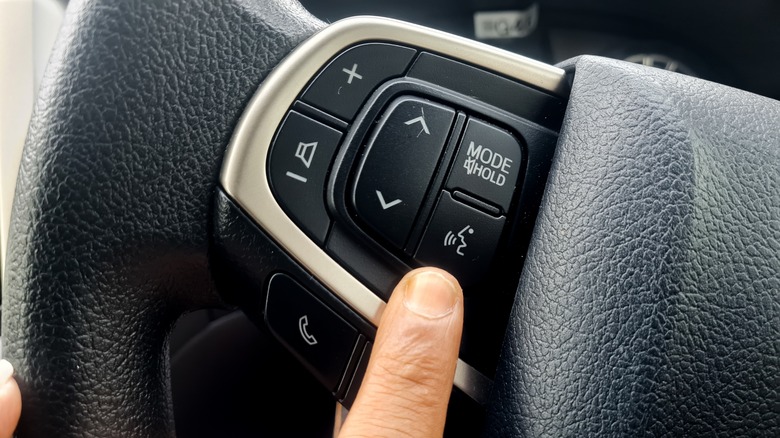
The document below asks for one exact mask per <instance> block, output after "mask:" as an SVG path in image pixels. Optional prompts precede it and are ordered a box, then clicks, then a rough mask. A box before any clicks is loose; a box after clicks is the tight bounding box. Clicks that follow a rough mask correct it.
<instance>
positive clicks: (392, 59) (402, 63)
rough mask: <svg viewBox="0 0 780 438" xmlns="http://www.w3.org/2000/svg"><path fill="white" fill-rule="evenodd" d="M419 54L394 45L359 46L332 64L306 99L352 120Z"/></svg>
mask: <svg viewBox="0 0 780 438" xmlns="http://www.w3.org/2000/svg"><path fill="white" fill-rule="evenodd" d="M415 53H416V51H415V50H414V49H410V48H408V47H401V46H396V45H392V44H383V43H369V44H362V45H359V46H355V47H353V48H351V49H349V50H347V51H345V52H344V53H342V54H341V55H339V56H338V57H337V58H336V59H334V60H333V61H331V63H330V64H328V66H327V67H325V69H323V70H322V72H321V73H320V74H319V75H318V76H317V78H316V79H314V81H313V82H312V84H311V85H310V86H309V88H308V89H307V90H306V92H305V93H304V94H303V97H302V99H303V100H304V101H305V102H307V103H310V104H312V105H314V106H316V107H318V108H320V109H322V110H325V111H327V112H330V113H332V114H333V115H336V116H338V117H341V118H342V119H344V120H347V121H349V120H352V118H353V117H355V114H356V113H357V111H358V109H359V108H360V106H361V105H362V104H363V101H365V100H366V98H367V97H368V95H369V94H370V93H371V92H372V91H373V90H374V89H375V88H376V87H377V85H379V84H381V83H382V82H384V81H386V80H388V79H390V78H393V77H397V76H401V75H402V74H404V72H405V71H406V68H407V67H408V66H409V63H410V62H411V61H412V58H413V57H414V55H415Z"/></svg>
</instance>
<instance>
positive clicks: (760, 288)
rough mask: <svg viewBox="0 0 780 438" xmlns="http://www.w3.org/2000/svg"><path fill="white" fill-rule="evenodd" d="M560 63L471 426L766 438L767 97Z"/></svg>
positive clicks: (773, 259)
mask: <svg viewBox="0 0 780 438" xmlns="http://www.w3.org/2000/svg"><path fill="white" fill-rule="evenodd" d="M571 66H572V67H573V68H574V69H575V73H574V78H573V88H572V93H571V100H570V102H569V108H568V111H567V114H566V117H565V120H564V125H563V129H562V132H561V136H560V140H559V144H558V149H557V151H556V157H555V160H554V164H553V167H552V171H551V173H550V176H549V180H548V185H547V191H546V193H545V197H544V200H543V202H542V206H541V210H540V213H539V216H538V219H537V224H536V229H535V231H534V236H533V238H532V243H531V247H530V252H529V254H528V260H527V262H526V265H525V269H524V272H523V274H522V276H521V280H520V285H519V289H518V294H517V297H516V301H515V305H514V308H513V315H512V318H513V323H512V324H511V328H510V329H509V331H508V333H507V337H506V339H505V345H504V352H503V358H502V365H501V367H500V369H499V371H498V374H497V378H496V387H495V391H494V394H493V400H492V402H491V407H490V413H489V417H490V418H489V426H488V429H487V430H486V435H488V436H556V437H558V436H577V437H580V436H613V437H617V436H655V437H657V436H730V437H741V436H774V437H776V436H780V102H776V101H773V100H770V99H766V98H763V97H759V96H756V95H752V94H749V93H746V92H743V91H739V90H735V89H731V88H728V87H725V86H721V85H717V84H713V83H710V82H706V81H702V80H698V79H694V78H690V77H685V76H681V75H677V74H673V73H669V72H665V71H661V70H655V69H649V68H646V67H642V66H635V65H630V64H626V63H622V62H619V61H612V60H606V59H603V58H595V57H581V58H579V59H577V60H576V61H574V62H573V63H572V64H571Z"/></svg>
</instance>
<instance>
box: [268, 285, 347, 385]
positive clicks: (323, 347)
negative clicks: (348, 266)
mask: <svg viewBox="0 0 780 438" xmlns="http://www.w3.org/2000/svg"><path fill="white" fill-rule="evenodd" d="M265 322H266V324H268V327H269V328H270V329H271V332H272V333H273V334H274V335H275V336H276V337H277V338H278V339H279V340H280V341H281V342H282V343H283V344H284V345H285V346H286V347H287V348H288V349H289V350H290V351H292V353H293V354H295V355H296V356H297V357H298V358H299V359H300V360H301V361H302V362H303V363H304V365H306V367H307V368H308V369H309V370H310V371H311V372H312V373H313V374H314V375H315V376H316V377H317V379H319V380H320V381H321V382H322V383H323V384H324V385H325V386H326V387H327V388H328V389H329V390H330V391H333V392H335V391H336V390H337V389H338V386H339V383H340V382H341V379H342V376H343V374H344V372H345V370H346V369H347V364H348V363H349V360H350V358H351V357H352V353H353V350H354V349H355V345H356V344H357V339H358V332H357V330H356V329H355V328H354V327H352V326H351V325H350V324H349V323H347V322H346V321H344V319H342V318H341V317H340V316H339V315H337V314H336V313H335V312H333V311H332V310H330V309H329V308H328V307H327V306H325V305H324V304H322V303H321V302H320V300H318V299H317V298H315V297H314V296H313V295H312V294H311V293H309V291H307V290H306V289H304V288H303V286H301V285H300V284H298V283H297V282H296V281H295V280H293V279H292V278H290V277H288V276H287V275H284V274H276V275H274V276H273V277H272V278H271V281H270V283H269V285H268V299H267V300H266V304H265Z"/></svg>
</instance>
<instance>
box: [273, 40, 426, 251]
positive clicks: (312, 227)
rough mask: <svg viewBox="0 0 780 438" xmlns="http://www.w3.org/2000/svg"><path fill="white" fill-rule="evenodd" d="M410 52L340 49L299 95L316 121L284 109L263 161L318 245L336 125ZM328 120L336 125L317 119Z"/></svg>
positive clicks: (400, 69)
mask: <svg viewBox="0 0 780 438" xmlns="http://www.w3.org/2000/svg"><path fill="white" fill-rule="evenodd" d="M415 54H416V51H415V50H414V49H410V48H408V47H401V46H397V45H393V44H384V43H368V44H362V45H359V46H355V47H353V48H351V49H349V50H347V51H345V52H344V53H342V54H341V55H339V56H338V57H336V58H335V59H334V60H333V61H331V62H330V64H328V65H327V66H326V67H325V68H324V69H323V70H322V72H320V74H319V75H318V76H317V78H315V80H314V81H312V83H311V84H310V85H309V87H308V89H306V91H305V92H304V93H303V96H302V97H301V99H302V101H304V102H305V103H307V104H310V105H311V106H313V107H315V108H316V109H319V110H323V111H324V112H323V113H322V117H320V118H321V120H319V121H318V120H315V119H313V118H311V117H309V116H306V115H303V114H300V113H299V112H296V111H290V112H289V113H288V115H287V117H286V118H285V120H284V122H283V123H282V125H281V127H280V128H279V131H278V133H277V135H276V139H275V140H274V142H273V145H272V147H271V152H270V159H269V177H270V182H271V188H272V190H273V191H274V194H275V195H276V197H277V199H278V200H279V203H280V204H281V205H282V207H283V208H284V209H285V210H286V211H287V213H288V214H290V216H291V217H293V218H294V219H295V220H296V222H297V223H298V225H299V226H300V227H301V228H302V229H303V231H305V232H306V233H307V234H308V235H309V236H310V237H311V238H312V239H314V240H315V241H316V242H317V243H319V244H320V245H322V244H324V242H325V239H326V237H327V234H328V230H329V228H330V225H331V219H330V217H329V215H328V213H327V208H326V203H325V180H326V177H327V175H328V172H329V170H330V166H331V163H332V161H333V157H334V155H335V152H336V149H337V147H338V145H339V142H340V141H341V137H342V132H341V130H339V129H337V128H339V127H340V126H338V125H341V124H343V126H347V124H346V123H344V122H348V121H350V120H352V119H353V118H354V116H355V114H356V113H357V111H358V110H359V109H360V107H361V106H362V104H363V102H364V101H365V99H366V97H368V95H369V94H370V93H371V92H372V91H373V90H374V89H375V88H376V86H377V85H379V84H380V83H382V82H384V81H386V80H388V79H390V78H393V77H395V76H399V75H402V74H403V73H404V72H405V71H406V69H407V68H408V67H409V64H410V63H411V61H412V58H413V57H414V55H415ZM334 116H335V118H334ZM332 120H336V121H337V122H339V123H332V122H331V123H330V124H331V125H332V126H328V125H326V124H324V123H322V122H323V121H325V122H328V121H332ZM333 125H336V126H333ZM342 129H343V127H342ZM388 196H389V195H388Z"/></svg>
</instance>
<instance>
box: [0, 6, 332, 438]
mask: <svg viewBox="0 0 780 438" xmlns="http://www.w3.org/2000/svg"><path fill="white" fill-rule="evenodd" d="M322 26H323V23H321V22H319V21H318V20H316V19H314V18H313V17H312V16H311V15H309V14H308V13H307V12H306V11H305V10H304V9H303V8H302V7H301V6H300V5H299V4H298V3H297V2H294V1H292V0H270V1H265V0H263V1H260V0H257V1H250V0H228V1H220V2H212V1H206V0H194V1H173V0H170V1H169V0H155V1H145V0H137V1H120V2H117V1H112V0H92V1H78V0H77V1H71V2H70V4H69V7H68V12H67V15H66V18H65V22H64V27H63V29H62V33H61V35H60V37H59V39H58V41H57V43H56V46H55V49H54V53H53V55H52V58H51V63H50V65H49V66H48V70H47V73H46V77H45V79H44V81H43V84H42V86H41V90H40V94H39V101H38V104H37V109H36V113H35V115H34V118H33V121H32V124H31V127H30V133H29V137H28V140H27V144H26V147H25V152H24V156H23V164H22V169H21V173H20V176H19V182H18V186H17V193H16V200H15V206H14V208H15V210H14V215H13V219H12V229H11V238H10V245H9V252H8V261H7V265H6V272H5V274H6V275H5V279H4V280H5V284H4V287H3V320H2V324H3V326H2V333H3V338H4V339H3V344H4V345H3V347H4V354H5V356H6V357H7V358H8V359H9V360H10V361H11V362H12V363H13V364H14V365H15V367H16V371H17V379H18V381H19V383H20V385H21V388H22V393H23V409H22V420H21V425H20V428H19V436H21V437H55V436H57V437H97V436H101V437H103V436H121V437H135V436H137V437H141V436H154V437H159V436H172V435H174V427H173V421H172V413H171V407H170V381H169V371H168V368H169V362H168V357H167V350H168V348H167V334H168V331H169V329H170V328H171V326H172V324H173V322H174V321H175V320H176V318H177V317H178V316H179V315H180V314H181V313H182V312H184V311H186V310H187V309H192V308H197V307H201V306H205V305H209V304H213V303H215V302H217V300H218V298H217V297H216V294H215V293H214V287H213V281H212V278H211V276H210V273H209V259H208V257H209V253H208V251H209V230H210V229H211V225H210V216H211V211H212V207H213V197H214V194H215V189H216V186H217V177H218V173H219V169H220V166H221V160H222V156H223V154H224V151H225V148H226V146H227V143H228V141H229V139H230V136H231V134H232V131H233V128H234V126H235V124H236V123H237V120H238V118H239V116H240V115H241V113H242V111H243V109H244V107H245V105H246V103H247V102H248V101H249V99H250V98H251V96H252V95H253V93H254V92H255V90H256V88H257V86H258V85H259V84H260V83H261V81H262V79H263V78H264V77H265V75H267V74H268V73H269V71H270V70H271V69H272V68H273V67H274V66H275V65H276V64H277V63H278V62H279V61H280V60H281V58H282V57H283V56H284V55H286V54H287V53H288V52H289V51H290V50H291V49H292V48H294V47H295V46H296V45H297V44H298V43H299V42H301V41H302V40H303V39H304V38H306V37H308V36H310V35H311V34H312V33H313V32H315V31H316V30H318V29H320V28H321V27H322Z"/></svg>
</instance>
